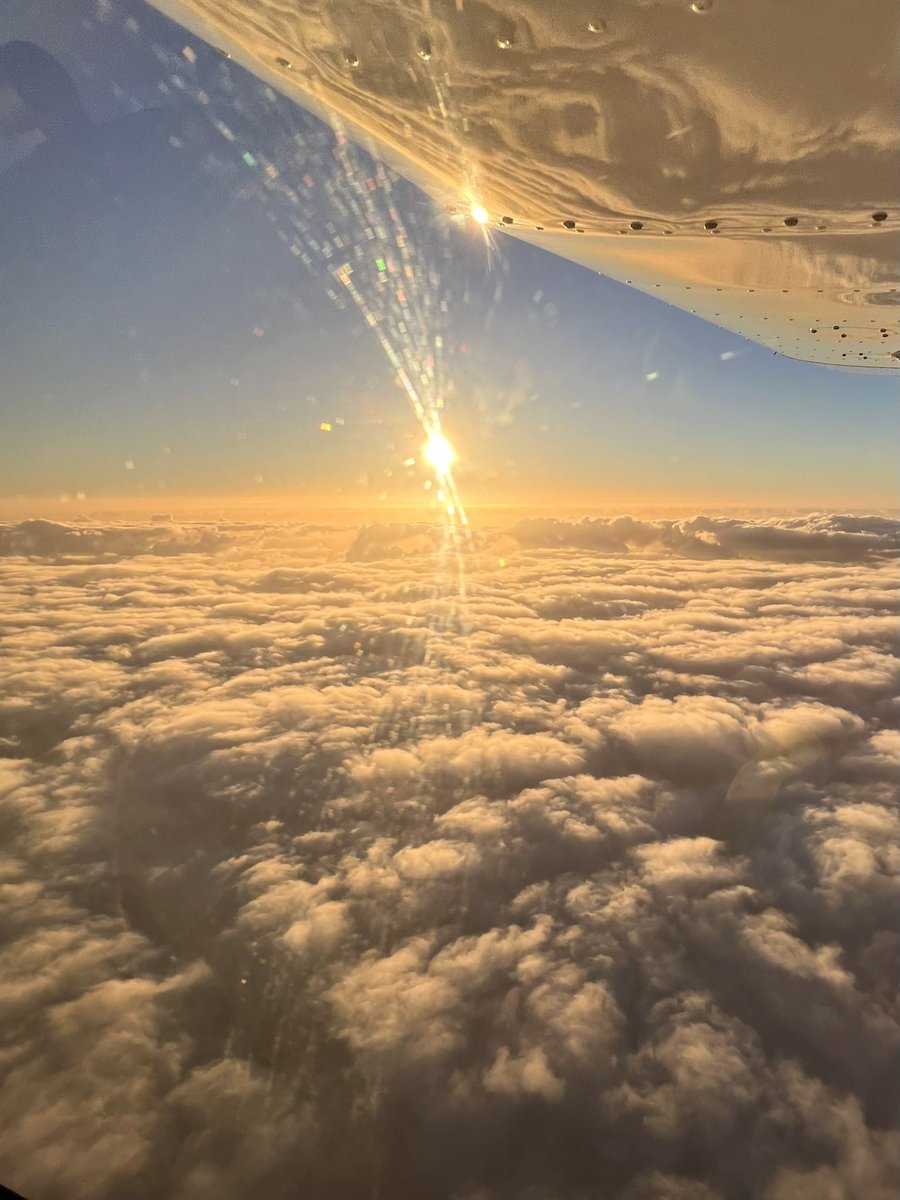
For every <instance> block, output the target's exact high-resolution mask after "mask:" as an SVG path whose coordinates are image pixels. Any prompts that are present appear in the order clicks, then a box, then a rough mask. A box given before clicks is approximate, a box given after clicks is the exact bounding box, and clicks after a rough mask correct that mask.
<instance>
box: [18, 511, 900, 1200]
mask: <svg viewBox="0 0 900 1200" xmlns="http://www.w3.org/2000/svg"><path fill="white" fill-rule="evenodd" d="M895 539H896V526H895V525H894V524H893V523H892V522H889V521H886V520H885V519H882V518H871V519H860V518H848V517H839V516H831V515H828V514H817V515H814V516H812V517H809V518H804V519H802V520H801V519H789V520H784V521H763V522H750V521H741V522H735V521H722V520H710V519H707V518H694V519H691V520H686V521H681V522H655V523H651V522H641V521H636V520H633V519H631V518H619V519H618V520H614V521H603V522H596V521H585V522H574V523H572V522H559V521H550V520H546V521H536V522H522V523H520V524H519V525H518V526H516V527H514V529H513V530H512V531H511V533H501V532H499V531H483V532H481V533H480V534H478V535H477V537H476V546H475V548H474V550H473V551H472V553H471V554H470V555H469V556H468V558H467V561H466V566H465V569H466V575H467V579H466V583H467V588H466V598H465V600H463V599H461V598H460V597H459V596H458V594H457V593H456V589H455V582H454V579H453V578H452V577H450V576H448V575H445V574H442V570H443V568H442V565H441V564H442V561H443V560H442V554H441V549H440V538H439V535H438V533H436V532H435V531H434V530H431V529H422V528H419V527H400V528H397V527H388V526H369V527H367V528H366V529H364V530H362V531H354V530H349V529H342V530H337V529H333V530H332V529H327V528H323V527H299V526H294V527H291V526H280V527H274V526H273V527H264V526H255V525H254V526H251V525H247V526H242V525H228V526H227V527H226V526H224V525H223V526H219V527H217V528H216V529H211V528H208V527H203V526H186V527H176V526H174V525H173V524H172V522H170V521H167V520H163V521H158V522H151V523H150V524H149V525H147V526H141V527H137V526H109V527H101V526H94V525H91V524H89V523H84V524H83V525H80V526H58V525H51V524H50V523H45V522H38V523H33V522H26V523H24V524H23V525H20V526H16V527H7V528H6V529H5V530H3V531H2V535H0V545H2V547H3V553H4V554H5V555H6V556H7V557H6V560H5V570H4V581H3V589H4V591H3V595H2V597H0V600H2V604H0V634H2V639H0V654H2V656H3V657H2V666H3V669H2V673H0V753H2V755H3V757H2V758H0V816H2V820H3V823H4V824H3V828H4V831H5V842H4V856H3V858H2V859H0V896H2V907H0V928H2V932H3V937H4V950H3V951H2V962H0V967H2V970H0V1009H2V1015H3V1022H2V1028H3V1033H2V1049H0V1053H2V1062H3V1064H4V1073H5V1081H4V1085H3V1088H2V1089H0V1118H2V1121H3V1126H4V1129H5V1130H6V1131H7V1137H6V1138H5V1139H4V1143H3V1147H2V1149H0V1171H2V1174H3V1178H4V1180H5V1181H8V1182H9V1183H10V1184H11V1185H12V1186H14V1187H16V1188H18V1189H19V1190H21V1191H22V1192H24V1193H25V1194H26V1195H28V1194H34V1195H35V1196H37V1195H40V1196H47V1197H48V1200H53V1198H54V1197H56V1196H62V1195H64V1194H65V1195H75V1196H83V1197H85V1198H87V1197H91V1198H93V1200H107V1198H108V1200H149V1197H150V1196H151V1195H158V1194H166V1195H171V1196H173V1197H175V1198H176V1200H196V1198H198V1197H199V1198H203V1197H210V1198H211V1197H213V1196H224V1197H227V1198H229V1200H230V1198H231V1197H234V1198H235V1200H236V1198H237V1197H238V1196H239V1195H244V1194H246V1193H247V1192H248V1191H254V1192H256V1193H258V1194H259V1195H261V1196H267V1197H268V1196H271V1197H278V1198H279V1200H281V1198H283V1200H288V1198H289V1197H291V1196H293V1195H294V1194H295V1191H296V1184H297V1180H298V1179H305V1180H313V1181H315V1183H314V1189H313V1190H315V1192H316V1194H317V1195H321V1196H323V1197H327V1196H341V1197H352V1196H356V1195H368V1194H370V1193H371V1190H372V1187H373V1186H374V1183H373V1181H375V1182H377V1183H378V1186H379V1187H380V1188H381V1191H382V1193H383V1194H385V1195H404V1194H410V1195H429V1196H434V1197H440V1196H446V1197H447V1198H448V1200H450V1198H451V1197H455V1198H462V1197H469V1198H470V1200H475V1198H476V1197H477V1198H478V1200H507V1198H510V1200H511V1198H512V1197H519V1196H524V1195H528V1196H529V1197H533V1198H534V1200H551V1198H552V1200H566V1198H571V1200H587V1197H588V1196H591V1195H594V1194H595V1192H596V1187H597V1186H598V1183H597V1181H598V1180H602V1181H604V1182H603V1185H602V1186H603V1187H604V1189H605V1192H604V1194H608V1195H609V1196H610V1197H611V1198H613V1200H701V1198H702V1200H738V1198H739V1197H743V1196H746V1195H748V1194H752V1195H754V1196H759V1197H761V1198H762V1200H794V1198H795V1197H798V1198H802V1197H806V1196H809V1197H812V1196H813V1195H815V1196H819V1195H827V1196H829V1197H835V1198H837V1197H841V1198H845V1200H851V1198H853V1200H855V1198H856V1197H858V1196H862V1195H865V1196H866V1197H869V1196H871V1197H874V1198H876V1200H882V1198H886V1197H887V1196H888V1195H889V1194H891V1186H892V1185H891V1179H892V1172H895V1171H896V1169H897V1168H896V1164H897V1158H896V1156H897V1153H898V1150H897V1139H896V1136H895V1134H894V1133H893V1132H892V1131H893V1130H894V1129H895V1127H896V1118H897V1114H898V1110H900V1085H898V1082H897V1081H898V1079H900V1074H898V1072H897V1070H896V1063H897V1062H898V1061H900V1025H898V1022H897V1019H896V1012H895V1010H894V1008H893V1007H892V1005H893V1001H894V997H893V991H892V987H893V985H892V983H891V971H892V970H893V969H894V966H895V964H896V959H897V954H898V950H900V933H898V929H897V921H896V914H897V911H898V900H900V889H898V871H900V863H898V854H897V848H896V847H897V838H896V830H897V811H896V799H895V785H896V778H897V769H898V764H897V751H898V738H897V734H896V732H895V731H894V728H893V726H894V725H895V723H896V704H895V692H896V683H895V680H896V665H897V663H896V620H895V617H894V614H893V608H894V604H895V584H896V559H895V557H893V556H892V550H893V547H894V544H895ZM501 541H502V543H503V545H504V552H503V553H504V557H505V558H506V562H507V565H506V567H505V569H504V570H503V571H498V570H497V569H496V557H497V555H496V553H495V552H494V551H495V548H496V545H497V544H499V543H500V542H501ZM517 545H518V546H519V547H520V549H518V550H517V549H516V548H515V547H516V546H517ZM336 1146H339V1147H340V1152H339V1153H336V1152H335V1147H336ZM311 1186H313V1185H311ZM529 1189H530V1190H529Z"/></svg>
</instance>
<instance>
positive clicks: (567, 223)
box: [563, 221, 575, 229]
mask: <svg viewBox="0 0 900 1200" xmlns="http://www.w3.org/2000/svg"><path fill="white" fill-rule="evenodd" d="M563 228H564V229H574V228H575V222H574V221H563Z"/></svg>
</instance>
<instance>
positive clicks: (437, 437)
mask: <svg viewBox="0 0 900 1200" xmlns="http://www.w3.org/2000/svg"><path fill="white" fill-rule="evenodd" d="M422 455H423V457H424V459H425V461H426V462H427V463H428V465H429V466H430V467H432V468H433V469H434V472H435V474H436V475H438V476H445V475H448V474H449V473H450V468H451V467H452V466H453V464H454V463H455V462H456V451H455V450H454V449H453V447H452V445H451V444H450V442H449V441H448V440H447V438H446V437H445V436H444V435H443V434H442V433H441V431H440V430H439V429H436V430H435V431H434V433H431V434H429V435H428V441H427V442H426V443H425V445H424V446H423V447H422Z"/></svg>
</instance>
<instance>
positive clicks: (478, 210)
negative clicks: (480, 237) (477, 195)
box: [469, 201, 491, 225]
mask: <svg viewBox="0 0 900 1200" xmlns="http://www.w3.org/2000/svg"><path fill="white" fill-rule="evenodd" d="M469 212H470V213H471V214H472V220H473V221H474V222H475V224H476V225H487V223H488V221H489V220H490V219H491V218H490V215H489V214H488V210H487V209H486V208H485V207H484V205H483V204H476V203H475V202H474V201H473V203H472V207H471V208H470V209H469Z"/></svg>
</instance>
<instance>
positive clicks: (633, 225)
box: [630, 221, 644, 229]
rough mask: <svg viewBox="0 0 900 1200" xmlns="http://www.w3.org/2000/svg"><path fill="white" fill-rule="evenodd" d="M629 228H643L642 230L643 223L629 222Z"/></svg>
mask: <svg viewBox="0 0 900 1200" xmlns="http://www.w3.org/2000/svg"><path fill="white" fill-rule="evenodd" d="M630 228H632V229H643V228H644V222H643V221H631V222H630Z"/></svg>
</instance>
